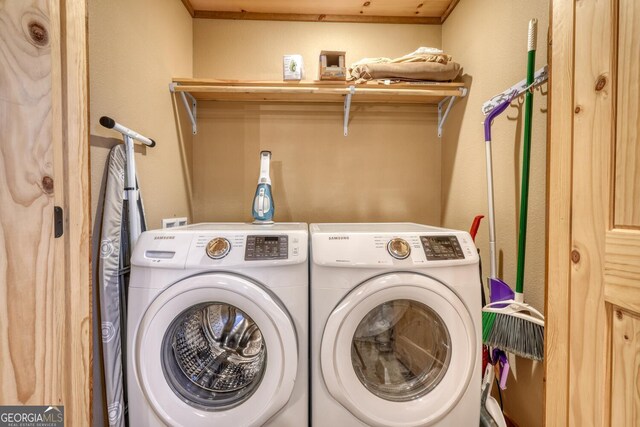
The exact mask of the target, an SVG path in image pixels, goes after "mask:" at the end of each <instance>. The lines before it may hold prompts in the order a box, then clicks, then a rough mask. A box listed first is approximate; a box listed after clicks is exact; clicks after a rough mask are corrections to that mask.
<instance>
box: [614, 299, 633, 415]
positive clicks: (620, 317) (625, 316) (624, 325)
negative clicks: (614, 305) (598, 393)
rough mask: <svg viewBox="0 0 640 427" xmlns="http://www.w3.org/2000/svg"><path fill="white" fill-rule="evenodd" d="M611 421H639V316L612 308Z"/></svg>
mask: <svg viewBox="0 0 640 427" xmlns="http://www.w3.org/2000/svg"><path fill="white" fill-rule="evenodd" d="M611 322H612V329H613V330H612V335H611V339H612V341H611V350H612V354H613V357H612V359H613V360H612V367H611V382H612V383H611V425H612V426H638V425H640V317H638V316H637V315H632V314H630V313H627V312H625V311H622V310H619V309H616V310H614V311H613V318H612V321H611Z"/></svg>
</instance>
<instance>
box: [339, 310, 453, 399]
mask: <svg viewBox="0 0 640 427" xmlns="http://www.w3.org/2000/svg"><path fill="white" fill-rule="evenodd" d="M450 360H451V337H450V336H449V331H448V329H447V327H446V325H445V324H444V321H443V320H442V318H441V317H440V316H439V315H438V313H436V312H435V311H433V310H432V309H431V308H430V307H428V306H427V305H425V304H423V303H421V302H418V301H412V300H408V299H398V300H392V301H387V302H384V303H382V304H380V305H378V306H377V307H375V308H374V309H373V310H371V311H370V312H369V313H367V315H366V316H365V317H364V318H363V319H362V321H361V322H360V324H359V325H358V327H357V328H356V331H355V334H354V336H353V344H352V346H351V363H352V364H353V369H354V371H355V373H356V376H357V377H358V379H359V380H360V382H361V383H362V385H364V386H365V387H366V388H367V389H368V390H369V391H370V392H371V393H373V394H374V395H376V396H378V397H380V398H382V399H385V400H389V401H392V402H406V401H409V400H413V399H417V398H420V397H422V396H424V395H426V394H427V393H429V392H430V391H431V390H433V389H434V388H435V387H436V386H437V385H438V384H439V383H440V381H441V380H442V377H444V375H445V373H446V372H447V369H448V368H449V362H450Z"/></svg>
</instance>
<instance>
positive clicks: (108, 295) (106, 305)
mask: <svg viewBox="0 0 640 427" xmlns="http://www.w3.org/2000/svg"><path fill="white" fill-rule="evenodd" d="M107 167H108V175H107V185H106V190H105V201H104V213H103V220H102V233H101V241H100V259H99V261H98V262H99V267H98V268H99V272H98V274H99V276H98V277H99V280H100V283H99V298H100V319H101V329H102V354H103V357H104V383H105V393H106V401H107V413H108V417H109V426H110V427H125V426H126V425H128V423H127V415H126V414H127V405H126V402H127V400H126V397H127V396H126V381H125V370H126V348H125V342H126V341H124V340H122V339H121V338H122V336H123V333H124V332H125V331H126V325H127V322H126V313H127V311H126V307H127V304H126V302H127V286H128V282H129V268H130V266H129V260H130V256H131V254H130V252H131V251H130V249H131V246H130V237H129V236H130V233H129V224H128V206H127V201H126V200H125V178H126V177H125V175H126V171H127V164H126V153H125V146H124V145H122V144H119V145H116V146H115V147H113V148H112V149H111V152H110V154H109V162H108V166H107ZM137 204H138V209H137V211H138V215H137V217H138V221H139V224H140V228H139V229H140V230H142V231H144V230H145V229H146V224H145V219H144V210H143V207H142V197H141V196H140V197H138V199H137Z"/></svg>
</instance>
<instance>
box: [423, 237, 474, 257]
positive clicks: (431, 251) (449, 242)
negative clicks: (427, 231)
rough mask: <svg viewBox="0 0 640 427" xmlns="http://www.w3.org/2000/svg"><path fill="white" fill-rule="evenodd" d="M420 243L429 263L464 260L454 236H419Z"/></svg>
mask: <svg viewBox="0 0 640 427" xmlns="http://www.w3.org/2000/svg"><path fill="white" fill-rule="evenodd" d="M420 243H422V248H423V249H424V254H425V255H426V256H427V260H429V261H441V260H450V259H464V252H463V251H462V248H461V247H460V242H459V241H458V238H457V237H456V236H453V235H449V236H420Z"/></svg>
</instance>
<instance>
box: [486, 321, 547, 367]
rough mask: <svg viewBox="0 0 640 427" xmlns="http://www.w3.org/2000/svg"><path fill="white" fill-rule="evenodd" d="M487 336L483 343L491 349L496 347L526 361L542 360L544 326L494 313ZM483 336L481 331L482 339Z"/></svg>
mask: <svg viewBox="0 0 640 427" xmlns="http://www.w3.org/2000/svg"><path fill="white" fill-rule="evenodd" d="M483 314H484V313H483ZM487 332H488V331H487ZM488 335H489V336H488V339H485V340H484V341H485V343H486V344H487V345H489V346H491V347H498V348H500V349H502V350H504V351H507V352H510V353H514V354H517V355H518V356H521V357H526V358H527V359H533V360H540V361H541V360H542V359H543V358H544V326H541V325H538V324H537V323H534V322H531V321H528V320H526V319H522V318H519V317H515V316H512V315H509V314H502V313H496V317H495V320H494V321H493V327H492V328H491V332H490V333H489V334H488ZM484 336H485V333H484V331H483V338H484Z"/></svg>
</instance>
